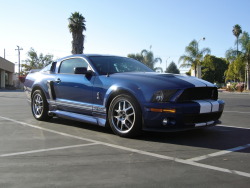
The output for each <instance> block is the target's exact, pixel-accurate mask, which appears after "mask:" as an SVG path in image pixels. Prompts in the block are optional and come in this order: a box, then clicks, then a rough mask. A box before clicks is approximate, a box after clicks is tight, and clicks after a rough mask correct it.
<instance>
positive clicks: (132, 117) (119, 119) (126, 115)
mask: <svg viewBox="0 0 250 188" xmlns="http://www.w3.org/2000/svg"><path fill="white" fill-rule="evenodd" d="M108 120H109V125H110V127H111V129H112V130H113V132H114V133H115V134H117V135H119V136H121V137H134V136H137V135H139V134H140V133H141V129H142V115H141V109H140V106H139V104H138V102H137V101H136V100H135V99H134V98H133V97H131V96H129V95H126V94H121V95H118V96H117V97H115V98H114V99H113V100H112V101H111V103H110V106H109V111H108Z"/></svg>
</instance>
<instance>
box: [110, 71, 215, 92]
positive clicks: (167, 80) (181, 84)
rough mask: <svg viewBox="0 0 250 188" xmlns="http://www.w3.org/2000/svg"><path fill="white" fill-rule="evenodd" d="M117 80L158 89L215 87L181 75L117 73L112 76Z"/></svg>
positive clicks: (203, 81)
mask: <svg viewBox="0 0 250 188" xmlns="http://www.w3.org/2000/svg"><path fill="white" fill-rule="evenodd" d="M110 77H111V78H113V79H115V80H117V79H118V80H123V81H131V82H132V83H134V84H138V85H140V86H141V85H146V86H147V87H148V86H152V87H155V88H157V89H162V88H163V89H164V88H165V89H184V88H192V87H215V85H214V84H212V83H210V82H207V81H205V80H202V79H198V78H196V77H191V76H184V75H179V74H163V73H155V72H142V73H116V74H112V75H110Z"/></svg>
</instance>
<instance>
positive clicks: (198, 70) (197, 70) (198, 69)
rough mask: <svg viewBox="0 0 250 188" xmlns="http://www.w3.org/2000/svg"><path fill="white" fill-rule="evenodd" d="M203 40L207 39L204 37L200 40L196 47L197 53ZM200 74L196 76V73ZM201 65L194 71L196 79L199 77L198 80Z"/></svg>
mask: <svg viewBox="0 0 250 188" xmlns="http://www.w3.org/2000/svg"><path fill="white" fill-rule="evenodd" d="M201 40H203V41H204V40H206V38H205V37H202V38H201V39H200V40H198V42H197V46H196V48H197V49H196V50H197V52H198V51H199V47H198V46H199V42H200V41H201ZM197 72H198V75H196V73H197ZM199 73H200V65H197V67H196V66H195V70H194V74H195V77H198V78H200V74H199Z"/></svg>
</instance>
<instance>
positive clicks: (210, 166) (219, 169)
mask: <svg viewBox="0 0 250 188" xmlns="http://www.w3.org/2000/svg"><path fill="white" fill-rule="evenodd" d="M0 118H1V119H4V120H8V121H11V122H14V123H17V124H21V125H23V126H29V127H32V128H37V129H40V130H43V131H47V132H51V133H55V134H59V135H63V136H67V137H71V138H75V139H80V140H85V141H89V142H93V144H102V145H104V146H109V147H112V148H117V149H121V150H124V151H129V152H134V153H138V154H141V155H147V156H151V157H156V158H159V159H165V160H171V161H175V162H178V163H182V164H186V165H191V166H196V167H200V168H205V169H210V170H215V171H219V172H225V173H229V174H234V175H239V176H244V177H248V178H250V173H246V172H241V171H236V170H230V169H226V168H220V167H216V166H212V165H206V164H201V163H197V162H194V161H189V160H184V159H179V158H175V157H170V156H165V155H161V154H157V153H152V152H147V151H143V150H138V149H133V148H128V147H124V146H119V145H115V144H109V143H106V142H101V141H97V140H93V139H88V138H83V137H79V136H74V135H71V134H67V133H63V132H59V131H54V130H51V129H47V128H43V127H39V126H36V125H32V124H28V123H25V122H21V121H17V120H14V119H11V118H7V117H2V116H0Z"/></svg>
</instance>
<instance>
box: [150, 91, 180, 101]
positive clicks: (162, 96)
mask: <svg viewBox="0 0 250 188" xmlns="http://www.w3.org/2000/svg"><path fill="white" fill-rule="evenodd" d="M176 91H177V90H176V89H173V90H160V91H157V92H155V93H154V95H153V97H152V100H151V101H152V102H159V103H161V102H169V101H170V100H171V97H172V96H173V95H174V94H175V93H176Z"/></svg>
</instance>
